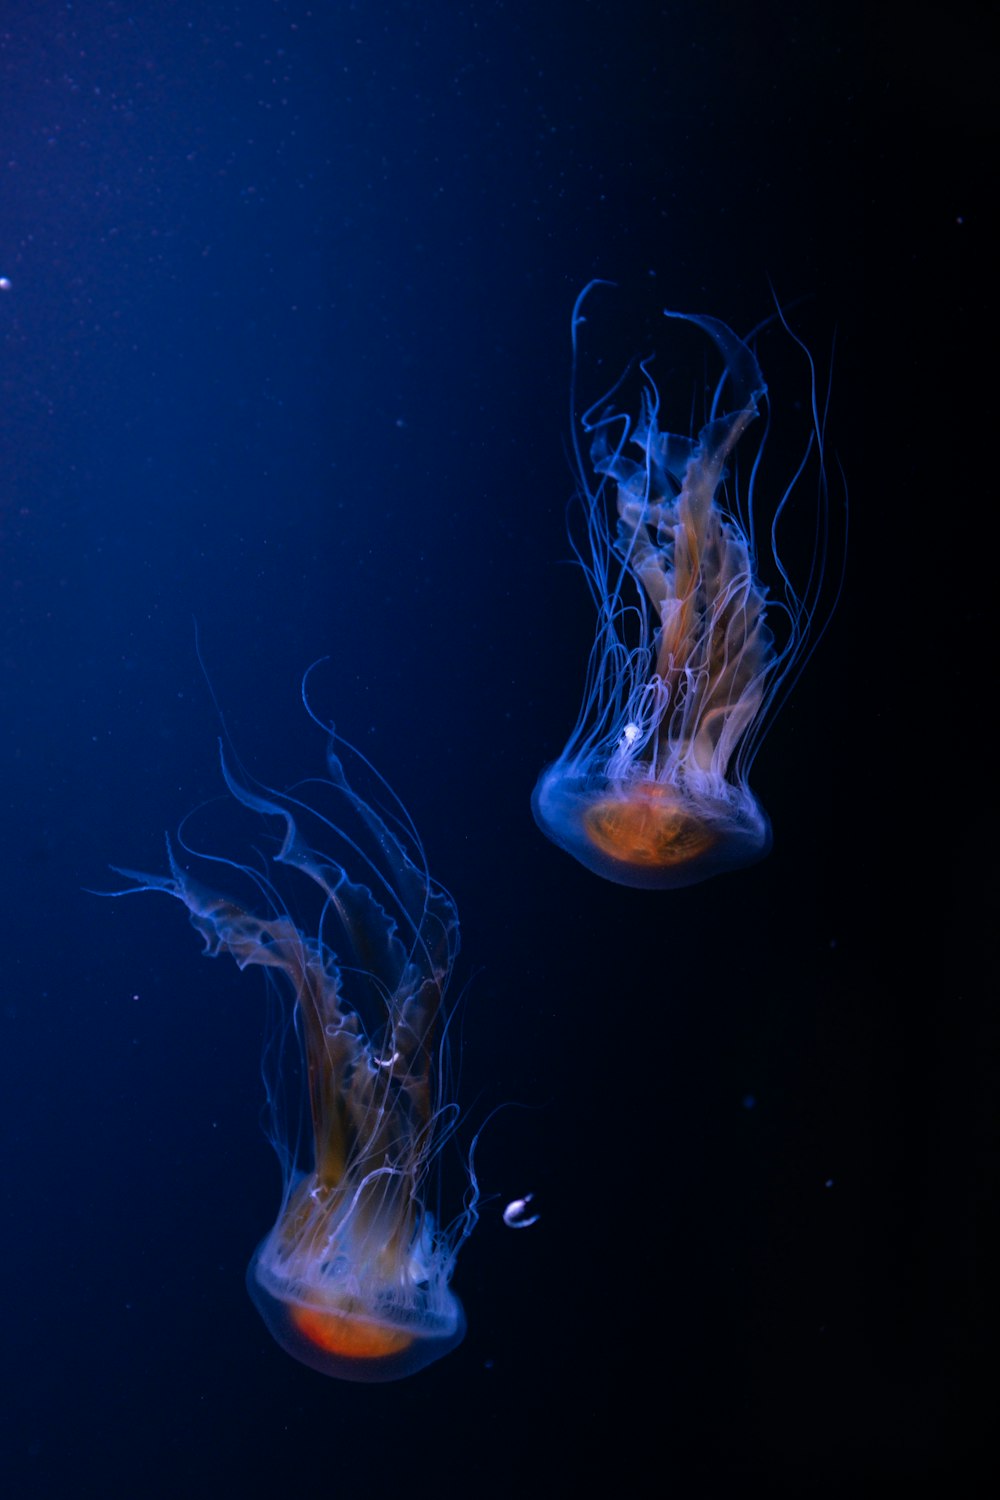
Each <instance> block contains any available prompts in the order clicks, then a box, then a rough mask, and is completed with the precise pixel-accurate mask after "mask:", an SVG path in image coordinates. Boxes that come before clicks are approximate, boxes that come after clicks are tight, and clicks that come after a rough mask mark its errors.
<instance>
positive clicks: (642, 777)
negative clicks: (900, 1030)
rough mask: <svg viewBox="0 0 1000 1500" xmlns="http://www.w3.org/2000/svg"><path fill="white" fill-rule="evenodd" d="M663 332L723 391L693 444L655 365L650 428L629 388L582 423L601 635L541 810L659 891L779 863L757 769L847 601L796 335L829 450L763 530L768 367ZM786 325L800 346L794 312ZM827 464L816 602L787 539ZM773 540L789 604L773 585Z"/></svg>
mask: <svg viewBox="0 0 1000 1500" xmlns="http://www.w3.org/2000/svg"><path fill="white" fill-rule="evenodd" d="M592 286H593V283H592V284H591V287H592ZM591 287H588V288H585V290H584V292H583V293H581V296H580V298H579V299H578V302H577V305H576V308H575V309H574V317H573V346H574V387H575V379H576V342H577V328H578V326H579V324H580V323H581V322H582V321H583V319H582V315H581V311H580V309H581V305H582V302H583V299H584V298H585V297H586V296H587V295H588V294H589V292H590V290H591ZM666 316H667V317H668V318H670V319H674V320H677V321H680V322H684V323H687V324H689V325H691V326H692V327H693V328H694V329H696V330H698V331H700V332H701V333H703V334H707V335H708V337H709V339H710V340H711V343H712V344H714V346H715V348H716V350H717V352H718V353H719V354H721V356H722V360H723V373H722V376H721V378H720V379H719V381H718V384H717V385H716V386H715V389H714V393H713V395H712V397H711V400H710V402H709V406H708V411H707V414H706V417H705V420H704V421H703V422H702V424H701V425H700V427H699V429H698V430H697V432H696V433H695V434H694V435H693V436H688V435H686V434H683V433H674V432H670V431H669V430H667V429H666V428H665V427H664V426H663V424H662V422H661V416H660V407H661V402H660V394H659V391H658V389H657V386H656V384H655V382H654V381H653V378H652V375H651V373H650V364H649V362H648V361H646V362H644V363H643V364H641V365H640V366H639V370H640V373H641V376H642V378H643V382H644V384H643V389H642V393H641V396H640V399H639V404H638V416H637V417H635V418H633V417H631V416H630V415H629V414H628V413H627V412H623V411H621V410H618V409H617V407H616V406H615V405H614V403H613V400H612V398H613V397H615V396H616V395H617V393H618V390H619V388H620V386H621V384H622V382H621V381H620V382H619V383H618V385H616V386H615V388H614V389H613V391H612V392H611V395H610V397H608V398H605V399H604V400H602V401H601V402H600V403H598V404H597V405H596V406H593V407H591V408H590V409H589V410H588V411H587V412H585V413H584V415H583V417H582V418H581V419H580V425H581V428H582V430H583V432H584V433H585V434H586V435H587V436H588V437H589V439H590V449H589V456H590V465H591V468H592V470H593V472H594V474H595V475H596V476H597V478H596V483H595V484H594V485H593V486H592V485H591V484H590V483H589V482H588V481H587V480H586V479H584V478H583V476H584V464H583V459H582V455H581V453H580V447H579V444H578V443H577V445H576V451H577V458H578V466H579V469H580V474H581V479H582V480H583V482H582V485H581V500H582V506H583V513H584V519H585V527H586V540H585V542H584V543H583V544H581V545H579V546H577V548H576V550H577V555H578V557H579V559H580V562H581V563H582V565H583V569H584V573H585V576H586V578H587V582H588V586H589V589H590V593H591V596H592V599H593V601H594V604H595V606H596V609H597V617H598V623H597V632H596V636H595V640H594V644H593V647H592V649H591V655H590V662H589V666H588V672H587V687H586V691H585V694H584V701H583V705H582V707H581V710H580V714H579V716H578V719H577V722H576V725H575V727H574V729H573V731H572V733H571V735H570V738H569V741H568V743H567V745H566V747H565V749H564V750H563V752H562V754H561V755H560V756H559V758H558V759H557V760H556V761H555V762H553V763H552V764H551V765H549V766H547V767H546V768H545V769H544V770H543V772H542V774H541V776H540V777H539V779H538V782H537V784H536V787H535V790H534V794H533V796H532V810H533V813H534V816H535V820H536V822H537V823H538V825H539V827H540V828H541V829H542V831H543V832H544V833H545V834H546V835H547V836H548V837H549V838H550V839H551V840H552V841H553V843H555V844H557V845H559V846H560V847H561V848H563V849H565V850H566V851H567V852H568V853H570V854H572V855H573V856H574V857H575V858H576V859H577V860H579V861H580V863H581V864H583V865H585V866H586V867H587V868H588V869H590V870H593V871H594V872H595V873H597V874H599V875H602V876H604V877H605V878H606V879H609V880H613V881H616V882H617V883H619V884H622V885H629V886H640V887H646V888H651V889H672V888H676V887H679V886H685V885H691V884H694V883H695V882H697V881H701V880H705V879H707V878H708V877H709V876H712V875H716V874H719V873H721V872H723V871H726V870H733V869H737V868H739V867H741V866H744V865H748V864H752V863H753V862H754V861H756V860H758V859H761V858H763V856H764V855H765V854H767V852H768V850H769V849H770V847H771V838H772V836H771V825H770V820H769V818H768V816H767V814H766V813H765V811H764V809H763V808H762V807H761V805H760V803H759V802H758V800H757V798H756V797H755V796H754V794H753V792H752V791H751V789H750V786H749V782H748V776H749V771H750V767H751V765H752V763H753V760H754V757H755V755H756V753H757V751H758V749H759V747H760V744H761V741H762V739H763V737H764V735H765V733H766V731H767V728H768V727H769V725H770V723H771V722H772V721H773V718H774V715H775V713H776V712H777V709H778V708H779V707H780V705H781V703H782V702H783V701H784V698H785V696H786V695H787V692H788V691H789V690H790V688H791V686H792V684H793V683H794V681H795V679H796V678H797V676H798V673H799V671H800V670H801V668H802V666H803V664H804V662H805V660H806V659H807V657H808V655H809V654H810V653H811V651H812V649H814V647H815V644H816V642H817V640H818V639H819V636H820V635H821V634H822V632H823V630H824V629H825V626H826V623H827V621H828V619H829V615H830V613H832V609H833V606H834V605H835V603H836V595H837V593H839V581H837V582H836V583H835V586H834V590H833V599H832V602H830V599H829V592H828V591H827V590H826V589H825V587H824V577H825V573H826V567H825V564H826V555H827V541H828V531H829V494H828V486H827V480H826V470H825V465H824V462H823V446H824V429H825V417H826V413H825V409H824V410H821V409H820V405H819V402H818V399H817V394H816V376H815V369H814V366H813V363H812V360H811V358H810V356H809V354H808V351H807V350H806V349H805V346H804V345H803V344H802V343H801V341H800V340H799V339H798V338H797V337H796V336H795V335H794V334H791V331H790V330H788V332H789V333H790V334H791V338H792V340H793V342H794V343H795V344H796V345H797V346H798V348H799V349H800V350H802V352H803V353H804V354H805V357H806V360H807V361H808V369H809V378H810V383H811V384H810V389H811V396H812V402H811V413H812V431H811V434H810V438H809V441H808V443H807V447H806V452H805V454H804V455H803V456H802V458H801V461H800V462H799V464H798V466H797V468H796V470H795V472H794V473H793V475H792V478H791V482H790V483H788V484H787V485H786V486H785V487H784V489H783V492H779V494H778V495H777V497H776V500H775V503H774V504H773V505H772V507H771V510H770V516H769V521H768V523H767V524H764V521H763V518H762V517H761V515H760V514H759V512H760V510H761V506H760V504H759V501H758V496H757V489H758V487H759V465H760V458H761V452H762V448H763V438H762V440H761V443H760V445H759V446H758V449H757V451H756V453H755V455H754V457H753V460H752V462H751V464H750V465H749V480H748V482H747V484H746V486H745V488H743V487H740V486H738V485H737V484H736V482H735V480H734V478H733V476H732V475H731V474H730V464H731V463H732V462H733V460H732V455H733V453H734V450H735V448H736V446H737V444H738V443H739V441H740V439H741V438H742V437H743V434H744V433H745V432H746V430H747V429H748V428H749V427H750V426H751V424H752V423H753V422H754V421H755V419H756V418H757V417H758V416H759V415H760V413H761V410H762V408H763V407H764V404H765V398H766V393H767V387H766V384H765V381H764V377H763V374H762V372H761V369H760V366H759V364H758V362H757V358H756V355H755V354H754V353H753V351H752V350H751V348H750V346H749V344H747V343H746V342H745V341H743V340H742V339H740V338H738V337H737V335H736V334H735V333H733V331H732V330H731V329H730V328H728V327H727V326H726V324H724V323H722V322H720V321H719V320H718V319H716V318H708V317H702V316H699V315H687V314H680V313H673V312H668V313H666ZM778 319H779V320H780V322H781V323H782V325H783V326H784V327H785V328H786V330H787V329H788V325H787V323H786V322H785V319H784V317H783V315H782V314H781V313H780V312H779V314H778ZM574 406H575V394H574ZM764 431H765V435H766V427H765V429H764ZM636 452H637V454H638V456H637V457H633V456H632V454H633V453H636ZM811 456H812V457H814V458H815V459H816V466H815V473H814V475H813V478H814V480H815V501H814V513H813V543H812V546H813V551H812V558H811V565H810V567H809V569H808V576H807V579H806V583H805V585H804V588H803V590H802V592H801V593H799V592H797V591H796V589H795V588H794V586H793V584H792V581H791V577H790V574H789V572H788V569H787V568H786V565H785V563H784V561H783V558H782V556H781V553H780V551H779V547H778V531H779V528H780V523H781V521H782V518H783V515H784V512H785V510H786V507H787V506H788V505H789V503H790V501H791V499H792V496H793V493H794V492H796V491H797V490H799V489H800V488H801V487H802V485H803V476H804V473H805V470H806V467H807V461H808V459H809V458H810V457H811ZM609 494H611V495H613V498H614V514H613V517H610V518H609V511H610V509H611V507H610V506H609V504H608V496H609ZM761 535H765V536H767V538H768V540H769V543H770V552H771V556H772V561H773V571H774V574H775V577H776V579H777V581H778V584H779V593H778V596H777V597H776V598H772V597H771V596H769V594H768V589H767V587H766V586H765V585H764V583H763V582H762V581H761V579H760V576H759V569H758V556H757V542H758V538H759V537H760V536H761ZM772 622H775V623H780V626H781V629H780V640H778V639H776V636H775V633H774V631H773V630H772Z"/></svg>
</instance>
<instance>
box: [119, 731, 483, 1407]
mask: <svg viewBox="0 0 1000 1500" xmlns="http://www.w3.org/2000/svg"><path fill="white" fill-rule="evenodd" d="M329 763H330V768H331V779H332V783H333V785H334V787H335V789H336V790H337V791H338V792H339V793H340V794H341V796H342V798H346V799H347V801H348V802H349V804H350V807H351V810H352V811H353V814H354V815H355V820H356V821H360V823H361V824H362V825H365V826H366V828H367V831H368V833H369V834H370V835H371V836H372V837H371V839H370V842H371V843H372V844H373V845H374V847H375V848H376V850H377V859H371V860H369V861H368V876H367V877H366V878H367V879H368V881H369V884H370V885H371V887H372V889H369V887H368V885H365V884H360V883H358V884H355V883H353V882H352V881H351V880H349V879H348V877H347V874H346V872H345V870H344V868H343V866H342V865H341V864H340V863H338V862H337V860H335V859H334V858H332V857H331V856H329V855H321V854H318V853H316V852H315V851H314V850H313V849H312V848H310V847H309V846H308V845H307V844H306V843H305V842H304V840H303V838H302V836H301V835H300V833H299V827H298V823H299V822H300V821H301V818H302V813H301V812H300V810H299V809H300V808H304V805H303V804H301V803H297V802H294V801H293V800H292V799H281V800H278V798H277V796H276V794H274V793H267V795H266V796H263V795H259V794H258V793H256V792H250V791H248V790H247V789H246V788H245V787H243V786H241V785H239V784H238V783H237V782H236V781H235V780H234V779H233V778H232V777H231V776H230V775H229V773H228V772H226V773H225V774H226V780H227V783H228V785H229V788H230V791H231V792H232V793H233V795H234V796H235V797H236V798H237V800H238V801H240V802H242V803H243V804H244V806H245V807H247V808H249V809H251V810H252V811H254V812H257V813H263V814H267V815H272V816H276V817H279V818H281V819H283V820H284V827H285V833H284V838H283V840H282V843H281V848H280V852H279V853H277V854H276V855H275V856H274V860H273V863H274V866H290V867H293V868H294V869H295V870H297V871H299V872H300V873H301V874H302V875H304V876H305V877H306V880H307V882H308V883H309V885H310V886H311V887H312V889H313V891H314V892H318V893H319V898H320V901H321V915H320V917H319V919H318V927H319V931H318V935H316V936H307V935H306V934H305V933H304V932H303V931H301V930H300V929H299V927H298V926H297V925H296V923H295V922H293V921H292V919H291V917H290V916H289V915H288V913H287V911H285V910H282V909H281V908H280V905H279V903H278V902H277V901H276V900H275V899H274V898H275V896H276V886H275V885H274V883H273V882H272V880H271V879H270V878H267V879H263V880H262V879H260V878H257V877H255V884H256V885H257V887H258V890H259V891H260V892H266V893H268V895H269V897H270V901H269V904H270V905H271V907H272V910H271V911H270V912H269V914H268V915H266V916H258V915H256V914H255V912H254V911H253V910H251V909H250V908H249V904H247V905H243V904H239V903H237V902H235V901H233V900H230V899H229V898H227V897H222V896H219V895H216V894H214V893H213V892H211V891H208V890H206V889H205V888H204V887H202V886H201V885H200V884H198V883H197V882H196V881H195V880H194V879H193V878H192V877H191V876H190V875H189V874H188V872H187V871H186V870H184V869H183V868H182V867H181V866H180V864H179V863H178V861H177V860H176V859H175V858H174V855H173V852H172V851H171V854H170V863H171V874H170V876H164V877H160V876H149V875H138V874H134V873H133V872H130V871H123V872H122V873H124V874H129V875H132V876H133V878H134V879H136V880H137V881H139V882H141V886H142V888H143V889H146V890H150V889H154V890H163V891H166V892H167V893H168V894H170V895H173V896H175V897H177V898H178V899H179V900H180V901H182V902H183V903H184V905H185V906H186V907H187V909H188V912H189V914H190V918H191V921H192V924H193V925H194V927H195V928H196V929H197V930H198V931H199V932H200V933H201V935H202V937H203V938H204V940H205V951H206V953H207V954H209V955H211V956H218V955H220V954H224V953H228V954H229V955H230V956H231V957H232V958H233V959H234V960H235V961H236V963H237V964H238V966H239V967H240V968H241V969H244V968H248V967H252V966H261V967H263V968H265V969H266V970H267V971H268V972H269V974H270V975H276V976H277V978H278V979H279V981H280V982H281V983H282V984H283V985H284V988H285V992H286V997H287V996H290V997H291V1000H292V1010H291V1020H290V1023H289V1022H286V1025H285V1027H284V1030H283V1032H282V1034H281V1036H280V1037H279V1038H272V1039H271V1041H270V1043H269V1046H268V1054H269V1056H270V1071H271V1074H272V1075H273V1076H268V1070H267V1068H266V1069H265V1077H266V1081H267V1086H268V1098H269V1103H270V1105H271V1112H272V1123H271V1130H270V1132H269V1133H271V1134H272V1139H273V1142H274V1145H275V1147H276V1150H277V1152H278V1155H279V1158H280V1159H281V1161H282V1165H283V1168H284V1174H285V1188H284V1194H283V1198H282V1203H281V1207H280V1210H279V1213H278V1217H277V1219H276V1221H275V1223H274V1225H273V1227H272V1229H271V1230H270V1232H269V1233H268V1234H267V1235H266V1236H265V1238H264V1239H263V1240H262V1241H261V1243H260V1245H259V1246H258V1247H257V1250H256V1252H255V1254H254V1256H253V1258H252V1260H251V1262H250V1266H249V1268H248V1271H247V1288H248V1291H249V1293H250V1296H251V1299H252V1300H253V1302H254V1305H255V1306H256V1307H257V1309H258V1311H259V1313H260V1314H261V1317H262V1318H263V1320H264V1322H265V1324H266V1325H267V1327H268V1329H269V1330H270V1332H271V1334H272V1335H273V1337H274V1338H275V1340H276V1341H277V1343H278V1344H279V1345H280V1346H281V1347H282V1348H284V1349H285V1350H286V1352H287V1353H289V1354H291V1355H292V1356H293V1357H294V1358H296V1359H298V1360H300V1361H301V1362H303V1363H304V1364H306V1365H309V1366H311V1367H312V1368H313V1369H315V1370H319V1371H321V1372H322V1373H323V1374H327V1375H334V1376H338V1377H340V1378H343V1379H349V1380H356V1381H387V1380H395V1379H398V1378H400V1377H402V1376H405V1375H409V1374H412V1373H413V1372H414V1371H416V1370H419V1369H421V1368H422V1367H423V1366H425V1365H427V1364H429V1363H430V1362H431V1361H432V1360H435V1359H437V1358H439V1357H440V1356H441V1355H442V1354H445V1353H447V1352H448V1350H450V1349H452V1348H453V1347H454V1346H455V1345H456V1344H457V1343H458V1342H459V1341H460V1340H461V1338H462V1336H463V1333H464V1331H465V1318H464V1313H463V1311H462V1307H461V1304H460V1302H459V1301H458V1298H457V1297H456V1296H455V1294H454V1293H453V1292H452V1291H451V1288H450V1285H449V1282H450V1276H451V1272H452V1269H453V1266H454V1261H455V1257H456V1255H457V1251H458V1247H459V1245H460V1244H461V1242H462V1241H463V1240H464V1238H465V1236H466V1235H467V1234H468V1232H469V1231H470V1228H471V1221H472V1219H474V1209H473V1210H472V1211H471V1213H470V1211H469V1210H468V1209H467V1211H466V1214H465V1215H463V1216H460V1219H459V1221H458V1222H457V1224H456V1225H452V1226H450V1228H449V1229H447V1230H442V1229H441V1228H440V1227H439V1226H438V1225H437V1223H436V1221H435V1218H434V1215H433V1213H432V1211H431V1209H430V1208H429V1207H428V1204H427V1201H426V1200H427V1197H428V1183H429V1177H430V1173H431V1171H432V1168H433V1166H434V1164H435V1162H436V1160H437V1156H438V1152H439V1150H440V1146H441V1141H442V1138H443V1137H445V1136H446V1135H447V1134H448V1131H449V1128H450V1125H449V1122H451V1121H452V1120H453V1116H454V1111H453V1109H452V1108H448V1107H443V1106H442V1105H441V1104H440V1103H439V1102H436V1097H435V1086H434V1078H433V1063H434V1062H435V1060H436V1050H435V1046H434V1034H435V1022H436V1019H437V1016H438V1012H439V1008H440V1004H441V1000H442V997H443V993H444V990H445V987H446V985H447V982H448V979H449V977H450V974H451V969H452V965H453V962H454V957H455V953H456V951H457V942H458V926H457V914H456V911H455V908H454V904H453V902H452V900H451V897H450V896H449V895H448V894H447V892H445V891H444V890H443V889H442V888H441V887H439V886H437V885H436V884H435V883H434V882H432V881H431V880H430V878H429V876H428V875H427V873H426V869H425V868H422V867H421V864H420V861H418V862H417V863H414V862H413V861H411V859H410V858H409V856H408V855H407V853H406V852H405V851H404V849H403V847H402V845H401V843H400V841H399V839H398V838H397V837H396V835H395V833H394V832H393V831H392V829H391V828H390V826H389V824H388V822H387V821H386V820H385V819H384V818H383V817H382V816H381V815H380V814H379V813H377V812H375V811H374V810H373V809H372V808H371V807H369V806H368V805H367V804H365V803H364V802H362V801H361V799H360V798H359V797H357V796H355V794H354V793H353V792H352V791H351V789H350V787H349V786H348V784H347V782H346V780H345V779H344V777H343V773H342V771H341V769H340V764H339V761H338V760H337V758H336V756H334V755H333V753H332V752H331V754H330V757H329ZM224 770H225V768H224ZM293 811H294V815H293ZM323 822H324V826H325V828H326V829H327V830H328V832H329V831H331V830H332V831H333V832H334V833H339V830H337V829H335V828H334V826H333V824H332V823H331V822H330V821H329V820H326V819H324V820H323ZM347 842H348V841H346V840H345V843H347ZM349 847H350V848H351V849H353V850H354V851H355V853H356V852H357V848H358V842H357V840H356V839H355V838H352V840H351V841H349ZM221 863H224V864H227V865H229V861H221ZM230 869H231V870H232V871H234V872H238V873H239V874H241V875H243V876H246V875H247V874H248V866H246V865H239V864H235V863H234V864H232V865H230ZM255 904H256V903H255ZM334 935H335V936H336V940H337V951H336V952H335V951H334V948H333V947H332V946H331V941H332V939H333V937H334ZM345 987H346V988H349V989H350V990H351V993H352V995H354V996H355V1001H354V1003H353V1004H350V1003H348V1002H347V1001H346V999H345V995H344V990H345ZM361 990H365V991H367V1000H368V1001H369V1002H370V1003H369V1004H368V1005H367V1006H366V1007H365V1015H366V1017H367V1018H368V1025H367V1026H366V1025H365V1024H364V1023H363V1021H362V1017H361V1013H360V1009H359V1007H358V1003H357V1002H358V996H359V993H360V991H361ZM373 1012H374V1014H375V1015H376V1016H377V1017H378V1022H377V1024H375V1023H373V1022H372V1020H371V1017H372V1014H373ZM286 1015H287V1012H286ZM288 1048H294V1049H295V1053H296V1058H297V1062H296V1067H295V1070H294V1071H296V1072H300V1073H301V1076H302V1078H303V1079H304V1086H305V1093H306V1095H307V1104H306V1107H305V1108H304V1109H303V1110H302V1112H301V1113H302V1119H300V1120H299V1121H298V1123H294V1122H290V1121H289V1120H287V1119H279V1105H280V1106H281V1107H282V1108H284V1109H286V1110H287V1109H288V1107H289V1106H288V1103H287V1100H285V1096H286V1095H287V1094H288V1093H289V1091H290V1084H289V1078H288V1071H289V1070H288V1061H289V1060H288V1057H287V1055H286V1053H287V1050H288ZM295 1108H296V1109H297V1108H298V1106H297V1105H296V1106H295ZM300 1137H301V1138H303V1139H302V1140H300Z"/></svg>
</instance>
